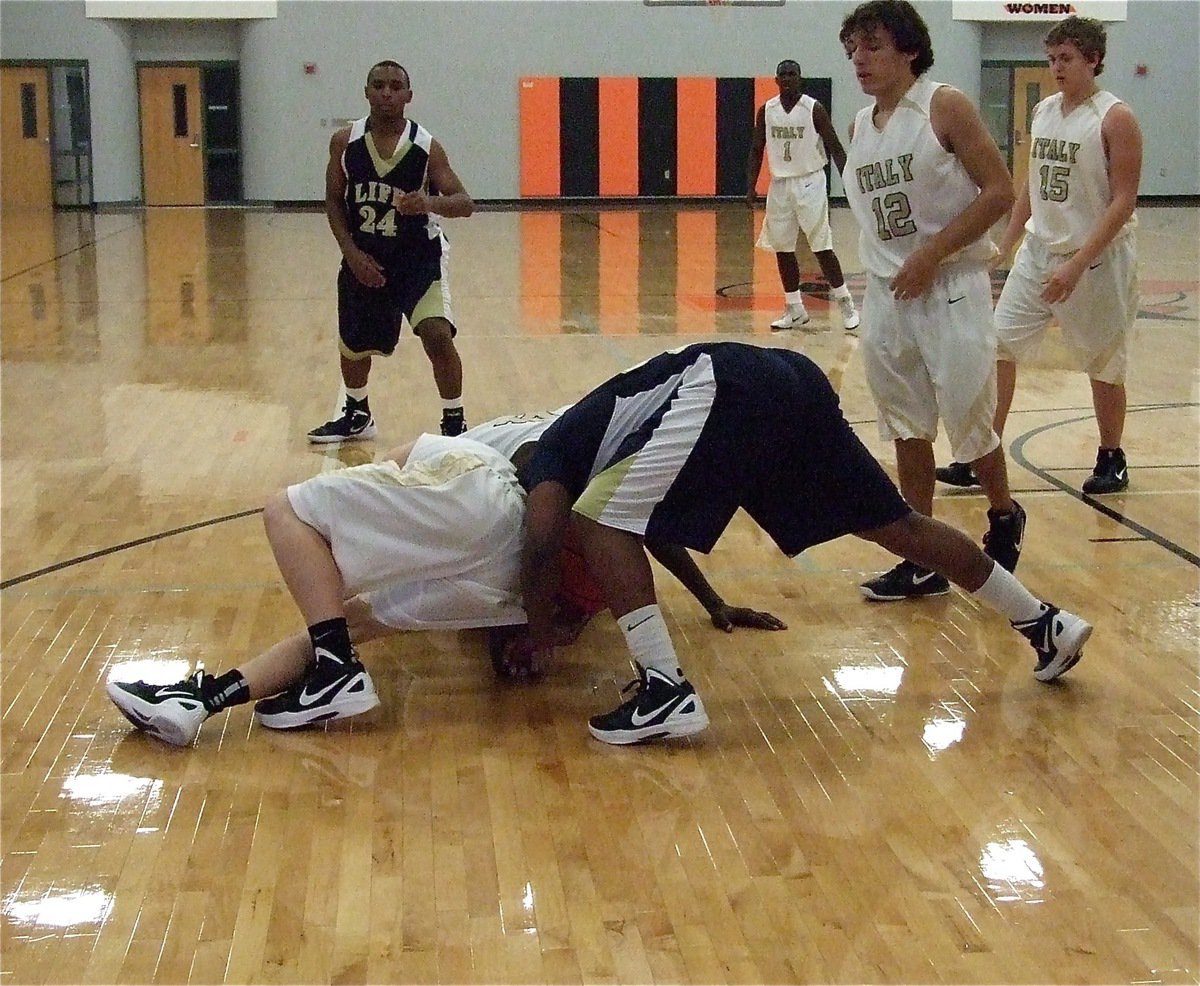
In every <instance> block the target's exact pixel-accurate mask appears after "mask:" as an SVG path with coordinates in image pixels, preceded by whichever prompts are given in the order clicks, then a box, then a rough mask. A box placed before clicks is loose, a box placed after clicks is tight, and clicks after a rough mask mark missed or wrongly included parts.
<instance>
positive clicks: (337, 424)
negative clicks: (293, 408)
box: [308, 397, 375, 445]
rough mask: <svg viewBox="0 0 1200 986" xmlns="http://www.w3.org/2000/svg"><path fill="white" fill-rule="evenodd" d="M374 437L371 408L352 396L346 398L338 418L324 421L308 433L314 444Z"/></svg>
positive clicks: (356, 440)
mask: <svg viewBox="0 0 1200 986" xmlns="http://www.w3.org/2000/svg"><path fill="white" fill-rule="evenodd" d="M374 437H375V420H374V419H373V418H372V417H371V409H370V408H369V407H367V402H366V401H356V400H354V399H353V398H352V397H347V398H346V404H345V406H344V407H343V408H342V416H341V417H340V418H334V419H333V420H332V421H326V422H325V423H324V424H323V425H321V427H320V428H314V429H313V430H312V431H310V432H309V433H308V440H309V441H310V442H312V443H313V444H314V445H328V444H331V443H332V442H361V441H366V440H367V439H369V438H374Z"/></svg>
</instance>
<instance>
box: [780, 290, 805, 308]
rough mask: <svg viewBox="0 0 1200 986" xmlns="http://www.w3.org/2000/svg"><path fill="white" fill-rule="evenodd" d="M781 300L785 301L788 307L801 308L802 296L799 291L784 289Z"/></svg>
mask: <svg viewBox="0 0 1200 986" xmlns="http://www.w3.org/2000/svg"><path fill="white" fill-rule="evenodd" d="M783 300H784V301H786V302H787V306H788V308H803V307H804V297H803V292H800V291H784V292H783Z"/></svg>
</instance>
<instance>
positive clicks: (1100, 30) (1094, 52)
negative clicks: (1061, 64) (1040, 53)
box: [1044, 14, 1108, 78]
mask: <svg viewBox="0 0 1200 986" xmlns="http://www.w3.org/2000/svg"><path fill="white" fill-rule="evenodd" d="M1044 41H1045V45H1046V54H1047V55H1049V56H1051V59H1052V60H1053V57H1054V55H1055V53H1056V50H1057V53H1059V54H1061V53H1062V47H1063V46H1064V45H1071V46H1073V47H1074V48H1075V49H1076V50H1078V52H1079V54H1080V55H1081V56H1082V57H1083V60H1084V61H1085V62H1087V63H1088V64H1089V65H1091V66H1092V76H1093V78H1094V77H1095V76H1097V75H1099V74H1100V73H1101V72H1103V71H1104V55H1105V52H1106V51H1107V48H1108V34H1107V32H1106V31H1105V30H1104V24H1103V23H1101V22H1100V21H1098V20H1096V19H1095V18H1094V17H1078V16H1076V15H1074V14H1072V15H1071V16H1070V17H1068V18H1066V20H1061V21H1059V22H1058V23H1057V24H1055V25H1054V27H1052V28H1050V31H1049V33H1047V35H1046V37H1045V39H1044Z"/></svg>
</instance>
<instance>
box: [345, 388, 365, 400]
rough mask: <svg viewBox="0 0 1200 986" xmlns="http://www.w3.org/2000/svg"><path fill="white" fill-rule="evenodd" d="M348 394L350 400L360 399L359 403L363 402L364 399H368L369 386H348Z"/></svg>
mask: <svg viewBox="0 0 1200 986" xmlns="http://www.w3.org/2000/svg"><path fill="white" fill-rule="evenodd" d="M346 396H347V397H349V398H350V400H352V401H358V403H359V404H361V403H362V402H363V401H365V400H366V399H367V388H366V387H347V388H346Z"/></svg>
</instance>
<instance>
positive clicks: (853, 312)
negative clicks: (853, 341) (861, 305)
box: [837, 298, 862, 332]
mask: <svg viewBox="0 0 1200 986" xmlns="http://www.w3.org/2000/svg"><path fill="white" fill-rule="evenodd" d="M837 303H838V308H839V309H840V310H841V313H842V324H843V325H844V326H845V327H846V331H847V332H853V331H854V330H855V329H857V328H858V323H859V322H860V321H862V320H861V319H860V318H859V317H858V309H857V308H855V307H854V299H853V298H838V299H837Z"/></svg>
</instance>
